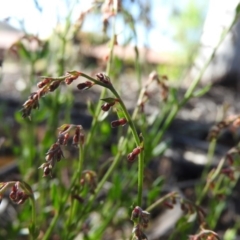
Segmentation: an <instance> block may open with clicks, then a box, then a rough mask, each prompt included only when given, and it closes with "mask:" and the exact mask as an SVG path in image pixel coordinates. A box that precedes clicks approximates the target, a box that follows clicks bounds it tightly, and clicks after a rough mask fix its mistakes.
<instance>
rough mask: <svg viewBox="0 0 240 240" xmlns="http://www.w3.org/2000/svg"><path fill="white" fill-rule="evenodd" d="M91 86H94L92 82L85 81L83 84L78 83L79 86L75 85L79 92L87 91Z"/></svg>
mask: <svg viewBox="0 0 240 240" xmlns="http://www.w3.org/2000/svg"><path fill="white" fill-rule="evenodd" d="M93 85H94V83H93V82H90V81H86V82H84V83H79V84H78V85H77V88H78V89H79V90H87V89H89V88H90V87H92V86H93Z"/></svg>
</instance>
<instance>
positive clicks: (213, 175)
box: [196, 157, 226, 205]
mask: <svg viewBox="0 0 240 240" xmlns="http://www.w3.org/2000/svg"><path fill="white" fill-rule="evenodd" d="M225 160H226V158H225V157H223V158H222V159H221V161H220V162H219V164H218V166H217V168H216V170H215V171H214V172H213V174H212V175H211V176H210V178H209V179H208V180H207V183H206V185H205V187H204V189H203V190H202V191H201V195H200V196H199V197H198V200H197V203H196V204H197V205H199V204H200V203H201V202H202V200H203V198H204V196H206V194H207V192H208V190H209V187H210V185H211V183H212V182H213V181H214V180H215V179H216V178H217V177H218V176H219V174H220V173H221V170H222V168H223V166H224V164H225Z"/></svg>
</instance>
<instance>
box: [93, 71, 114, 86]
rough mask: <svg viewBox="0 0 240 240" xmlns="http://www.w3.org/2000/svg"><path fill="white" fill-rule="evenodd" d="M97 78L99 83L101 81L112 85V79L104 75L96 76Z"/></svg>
mask: <svg viewBox="0 0 240 240" xmlns="http://www.w3.org/2000/svg"><path fill="white" fill-rule="evenodd" d="M96 77H97V78H98V80H99V81H101V82H103V83H105V84H111V82H110V78H109V77H108V76H106V75H105V74H103V73H98V74H96Z"/></svg>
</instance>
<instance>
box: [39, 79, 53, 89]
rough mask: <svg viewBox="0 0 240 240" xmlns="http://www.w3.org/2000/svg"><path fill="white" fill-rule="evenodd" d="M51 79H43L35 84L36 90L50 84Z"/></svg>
mask: <svg viewBox="0 0 240 240" xmlns="http://www.w3.org/2000/svg"><path fill="white" fill-rule="evenodd" d="M50 81H51V79H50V78H44V79H43V80H42V81H41V82H39V83H38V84H37V86H38V88H43V87H44V86H46V85H47V84H48V83H50Z"/></svg>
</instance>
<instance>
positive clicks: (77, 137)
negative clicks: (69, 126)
mask: <svg viewBox="0 0 240 240" xmlns="http://www.w3.org/2000/svg"><path fill="white" fill-rule="evenodd" d="M79 141H80V128H79V127H77V128H76V130H75V133H74V136H73V143H72V144H73V145H75V146H78V144H79Z"/></svg>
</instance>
